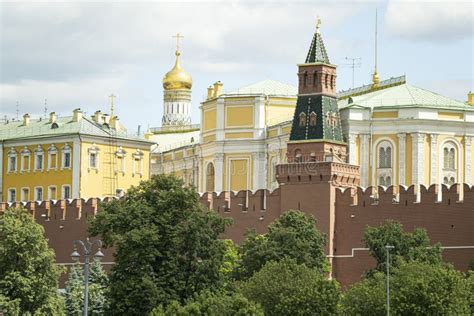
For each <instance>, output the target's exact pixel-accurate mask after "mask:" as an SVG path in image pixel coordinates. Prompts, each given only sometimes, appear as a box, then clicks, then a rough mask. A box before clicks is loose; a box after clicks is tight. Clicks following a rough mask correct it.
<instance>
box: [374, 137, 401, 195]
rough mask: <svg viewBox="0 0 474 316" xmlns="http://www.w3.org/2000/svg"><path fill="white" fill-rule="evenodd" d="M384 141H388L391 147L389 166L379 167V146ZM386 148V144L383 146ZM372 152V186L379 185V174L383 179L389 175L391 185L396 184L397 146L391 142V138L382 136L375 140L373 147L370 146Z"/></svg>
mask: <svg viewBox="0 0 474 316" xmlns="http://www.w3.org/2000/svg"><path fill="white" fill-rule="evenodd" d="M384 143H388V145H390V147H391V149H392V150H391V152H392V153H391V156H392V157H391V168H379V149H380V146H381V145H383V144H384ZM384 147H385V148H387V146H384ZM372 152H373V153H374V154H373V155H372V185H373V186H378V185H379V179H380V177H381V176H383V177H384V179H386V178H387V176H390V179H391V185H396V184H397V183H398V181H397V157H398V156H397V155H398V153H397V147H396V146H395V143H394V142H393V140H392V139H390V138H388V137H382V138H381V139H379V140H377V141H376V142H375V143H374V145H373V147H372Z"/></svg>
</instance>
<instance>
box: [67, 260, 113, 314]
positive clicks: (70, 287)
mask: <svg viewBox="0 0 474 316" xmlns="http://www.w3.org/2000/svg"><path fill="white" fill-rule="evenodd" d="M107 283H108V278H107V274H106V273H105V271H104V269H103V268H102V265H101V264H100V261H98V260H94V261H93V262H92V263H91V265H90V275H89V314H91V315H97V314H99V315H100V314H103V313H104V310H105V309H106V307H107V305H108V304H107V298H106V296H105V294H106V289H107ZM65 301H66V313H67V315H80V314H82V311H83V309H84V270H83V269H82V267H81V266H80V265H74V266H72V267H71V270H70V271H69V277H68V281H67V282H66V293H65Z"/></svg>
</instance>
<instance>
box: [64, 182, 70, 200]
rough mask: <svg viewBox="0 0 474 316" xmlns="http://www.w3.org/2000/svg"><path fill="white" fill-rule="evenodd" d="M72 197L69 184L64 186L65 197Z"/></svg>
mask: <svg viewBox="0 0 474 316" xmlns="http://www.w3.org/2000/svg"><path fill="white" fill-rule="evenodd" d="M70 198H71V187H70V186H69V185H64V186H63V199H70Z"/></svg>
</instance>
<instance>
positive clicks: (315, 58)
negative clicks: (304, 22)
mask: <svg viewBox="0 0 474 316" xmlns="http://www.w3.org/2000/svg"><path fill="white" fill-rule="evenodd" d="M305 63H306V64H310V63H324V64H330V62H329V57H328V54H327V53H326V48H325V47H324V42H323V38H322V37H321V34H320V33H319V30H316V32H315V33H314V36H313V40H312V41H311V46H310V47H309V51H308V55H307V56H306V61H305Z"/></svg>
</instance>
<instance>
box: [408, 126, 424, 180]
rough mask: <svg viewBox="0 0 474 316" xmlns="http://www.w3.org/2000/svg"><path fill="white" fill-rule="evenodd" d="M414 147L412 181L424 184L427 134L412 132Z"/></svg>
mask: <svg viewBox="0 0 474 316" xmlns="http://www.w3.org/2000/svg"><path fill="white" fill-rule="evenodd" d="M411 137H412V147H413V150H412V152H413V157H412V166H413V167H412V169H413V174H412V182H413V184H422V183H423V176H424V170H423V162H424V157H423V155H424V148H425V146H424V145H425V144H424V142H425V134H424V133H412V134H411Z"/></svg>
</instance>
